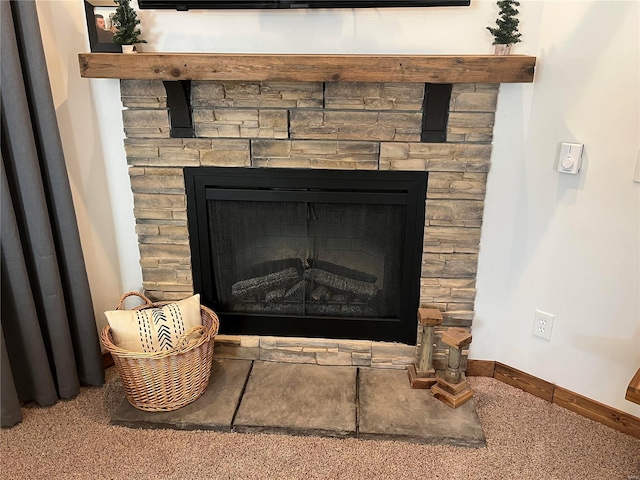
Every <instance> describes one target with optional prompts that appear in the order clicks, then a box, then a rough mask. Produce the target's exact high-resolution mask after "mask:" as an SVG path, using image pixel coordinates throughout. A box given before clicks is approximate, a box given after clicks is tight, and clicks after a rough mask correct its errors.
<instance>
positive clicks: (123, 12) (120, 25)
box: [113, 0, 147, 53]
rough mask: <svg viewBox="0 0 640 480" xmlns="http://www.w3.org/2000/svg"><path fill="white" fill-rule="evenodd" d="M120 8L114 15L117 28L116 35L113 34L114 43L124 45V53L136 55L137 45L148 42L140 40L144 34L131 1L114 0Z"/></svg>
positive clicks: (114, 23)
mask: <svg viewBox="0 0 640 480" xmlns="http://www.w3.org/2000/svg"><path fill="white" fill-rule="evenodd" d="M114 2H115V3H116V5H118V7H117V8H116V13H115V14H114V15H113V25H114V26H115V27H116V33H114V34H113V42H114V43H118V44H120V45H122V51H123V52H124V53H135V52H136V48H135V44H136V43H147V41H146V40H140V39H139V38H138V37H139V36H140V34H141V33H142V32H141V31H140V29H139V28H138V25H140V20H138V15H137V14H136V11H135V10H134V9H133V8H131V5H130V2H131V0H114Z"/></svg>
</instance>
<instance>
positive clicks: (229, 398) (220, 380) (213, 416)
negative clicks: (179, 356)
mask: <svg viewBox="0 0 640 480" xmlns="http://www.w3.org/2000/svg"><path fill="white" fill-rule="evenodd" d="M250 371H251V360H224V359H214V360H213V364H212V367H211V377H210V379H209V386H208V387H207V390H206V391H205V392H204V394H202V396H201V397H200V398H199V399H198V400H196V401H195V402H193V403H190V404H189V405H186V406H184V407H182V408H179V409H178V410H174V411H173V412H145V411H142V410H138V409H137V408H134V407H133V406H132V405H131V404H130V403H129V402H128V401H127V399H126V398H125V400H124V401H123V402H122V404H121V405H120V407H118V409H117V410H116V411H115V413H114V414H113V415H112V417H111V424H113V425H121V426H125V427H132V428H173V429H177V430H217V431H222V432H229V431H231V423H232V421H233V415H234V413H235V411H236V408H237V407H238V403H239V402H240V397H241V396H242V390H243V388H244V386H245V383H246V380H247V376H248V375H249V372H250Z"/></svg>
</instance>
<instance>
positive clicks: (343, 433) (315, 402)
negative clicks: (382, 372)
mask: <svg viewBox="0 0 640 480" xmlns="http://www.w3.org/2000/svg"><path fill="white" fill-rule="evenodd" d="M234 430H235V431H237V432H267V433H285V434H291V435H320V436H329V437H354V436H355V435H356V369H355V368H354V367H345V366H320V365H305V364H291V363H286V364H285V363H273V362H255V364H254V366H253V369H252V371H251V375H250V376H249V381H248V382H247V387H246V390H245V393H244V396H243V398H242V402H241V403H240V408H239V409H238V413H237V415H236V419H235V422H234Z"/></svg>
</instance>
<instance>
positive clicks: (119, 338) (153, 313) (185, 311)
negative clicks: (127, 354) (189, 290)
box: [104, 295, 202, 352]
mask: <svg viewBox="0 0 640 480" xmlns="http://www.w3.org/2000/svg"><path fill="white" fill-rule="evenodd" d="M104 314H105V316H106V317H107V321H108V322H109V326H110V327H111V335H112V336H113V343H114V344H116V345H117V346H118V347H120V348H123V349H125V350H129V351H132V352H162V351H166V350H171V349H172V348H174V347H175V346H176V344H177V343H178V340H179V339H180V337H181V336H182V334H184V333H185V332H188V331H189V330H190V329H191V328H192V327H194V326H196V325H201V323H202V319H201V317H200V295H194V296H192V297H189V298H186V299H184V300H180V301H178V302H175V303H168V304H167V305H164V306H163V307H161V308H146V309H144V310H112V311H108V312H104Z"/></svg>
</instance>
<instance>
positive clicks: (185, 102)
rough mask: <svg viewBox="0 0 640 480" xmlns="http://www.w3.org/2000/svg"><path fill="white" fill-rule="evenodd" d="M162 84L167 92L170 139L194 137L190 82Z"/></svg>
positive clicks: (181, 81)
mask: <svg viewBox="0 0 640 480" xmlns="http://www.w3.org/2000/svg"><path fill="white" fill-rule="evenodd" d="M162 83H163V84H164V89H165V91H166V92H167V107H169V122H170V125H171V137H172V138H193V137H195V130H194V128H193V116H192V114H191V112H192V109H191V80H175V81H163V82H162Z"/></svg>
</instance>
